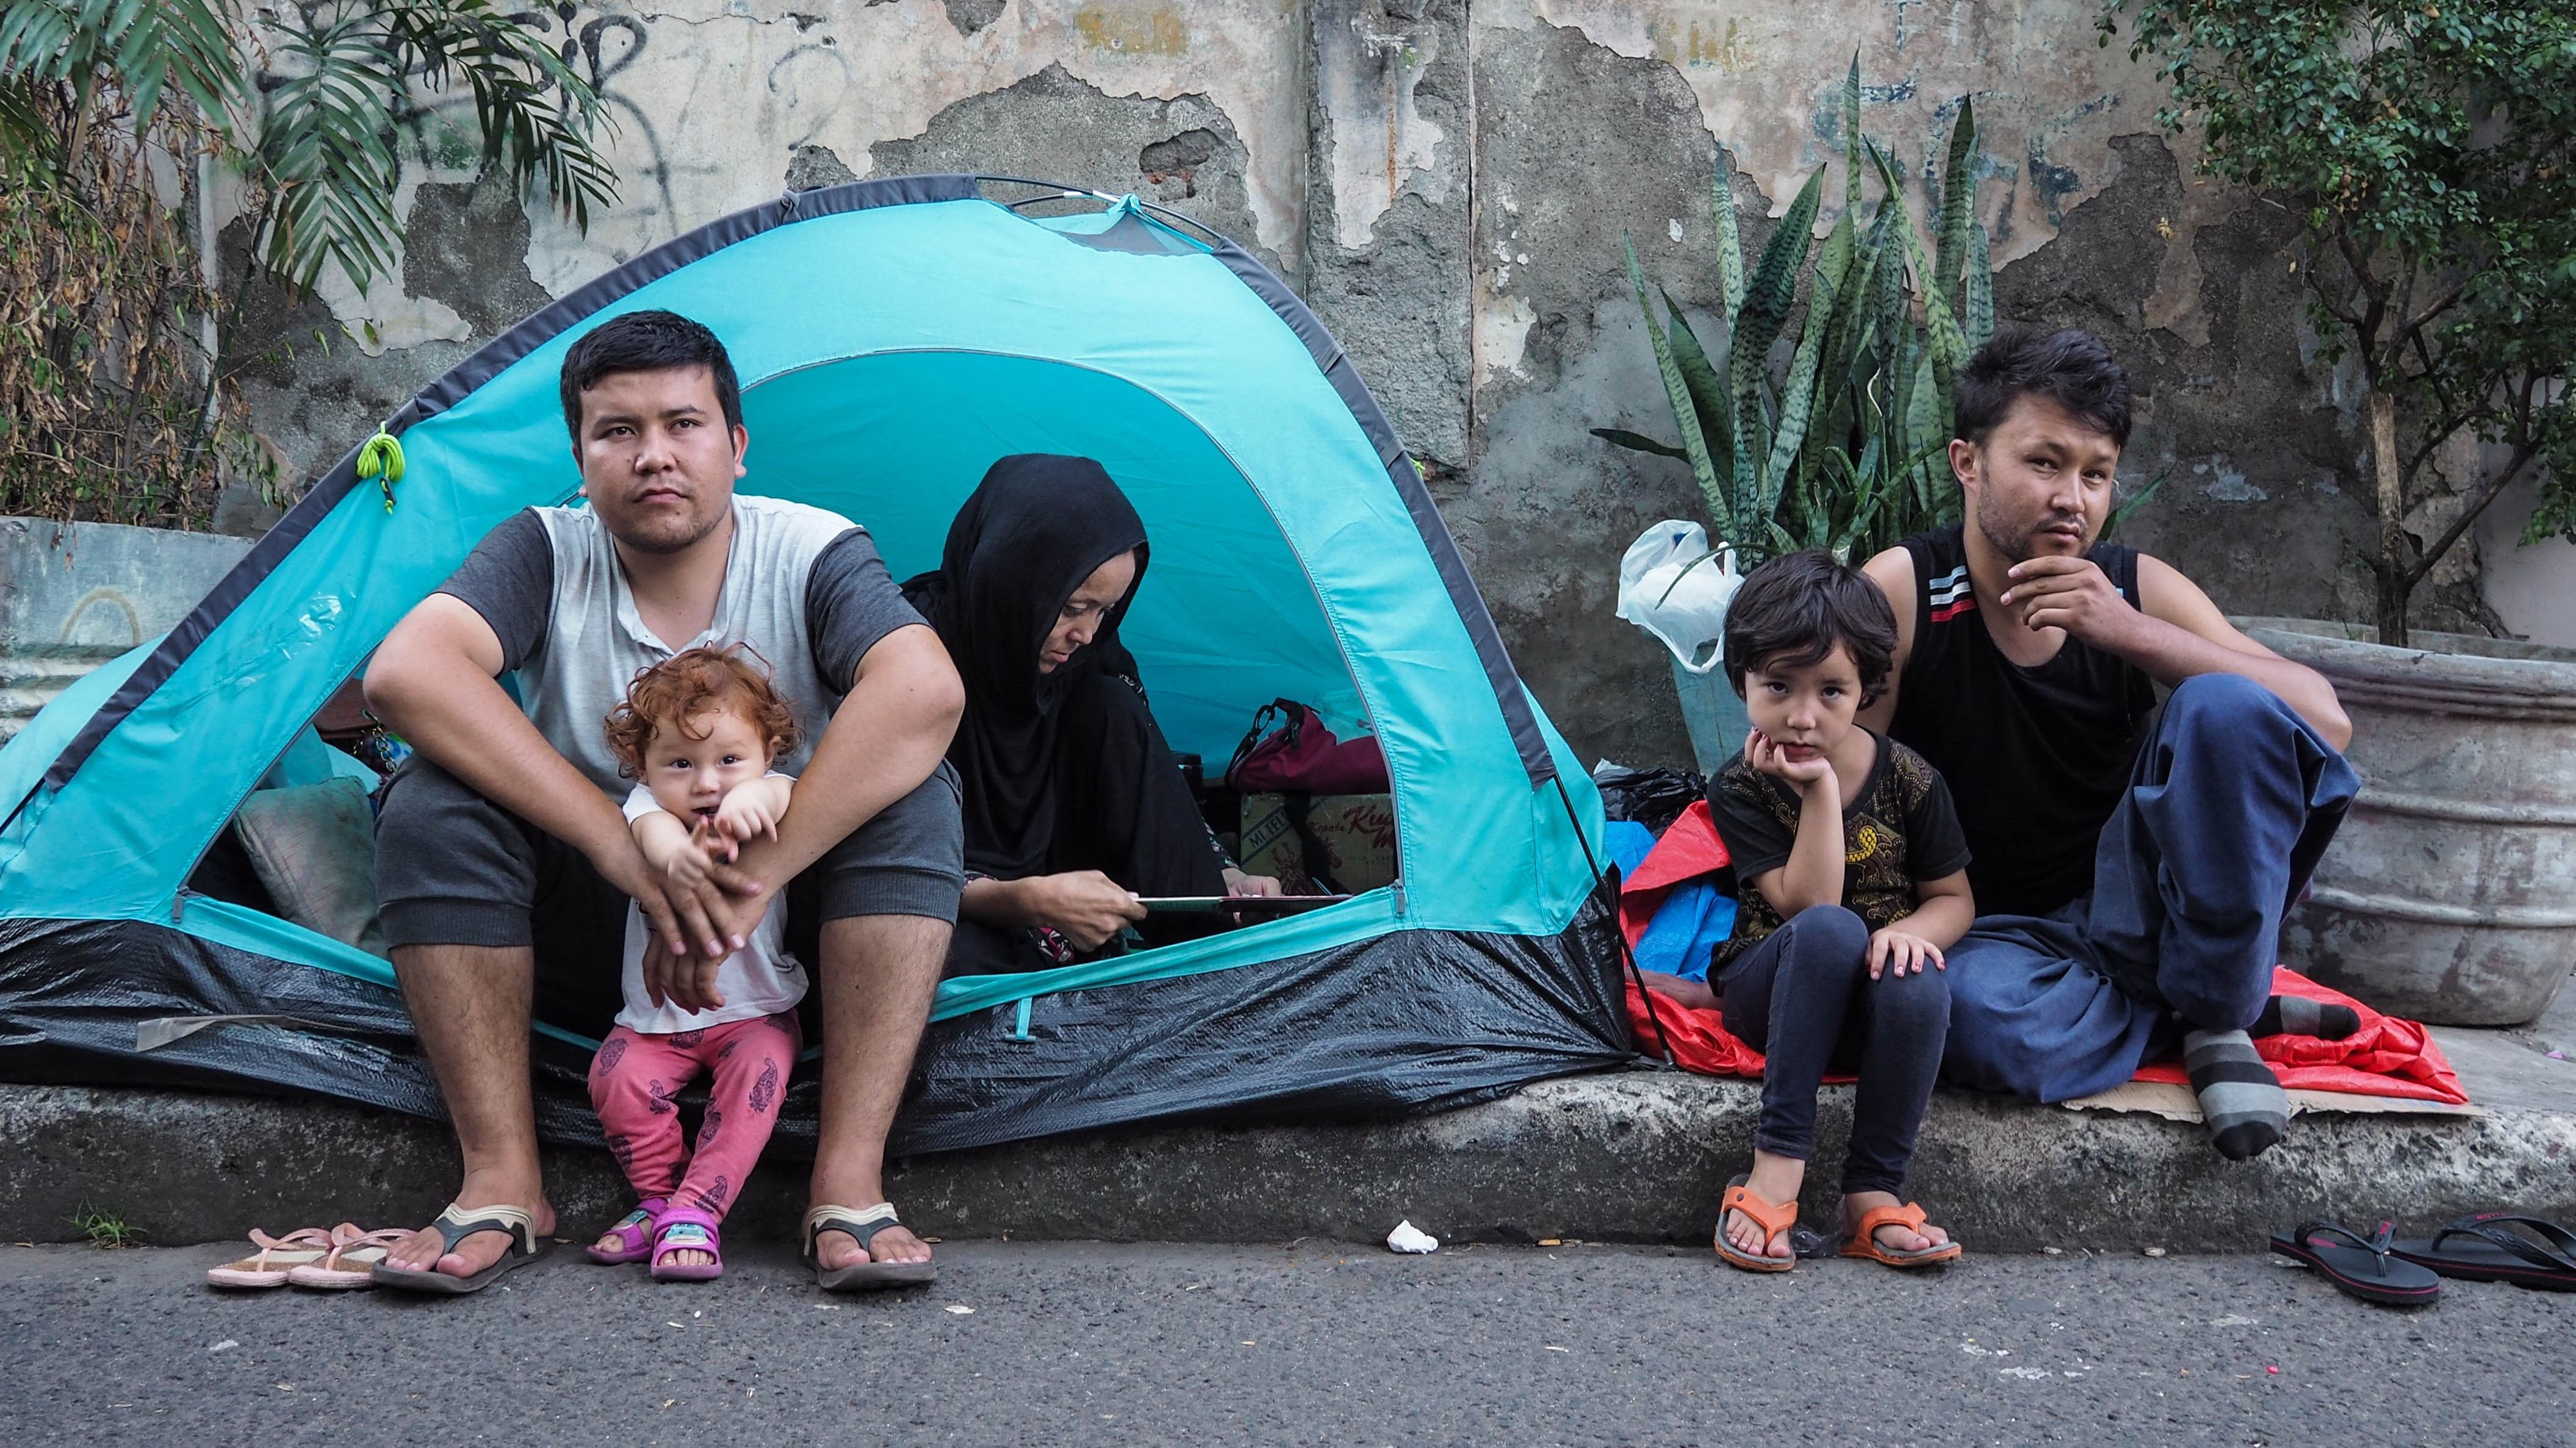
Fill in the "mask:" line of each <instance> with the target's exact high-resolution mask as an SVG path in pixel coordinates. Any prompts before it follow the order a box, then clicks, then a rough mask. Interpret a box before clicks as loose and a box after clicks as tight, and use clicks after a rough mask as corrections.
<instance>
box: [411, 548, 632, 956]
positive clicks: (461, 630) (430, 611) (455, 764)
mask: <svg viewBox="0 0 2576 1448" xmlns="http://www.w3.org/2000/svg"><path fill="white" fill-rule="evenodd" d="M502 662H503V659H502V653H501V639H500V636H499V635H498V634H495V633H494V632H492V625H490V624H489V623H486V622H485V621H484V619H483V615H481V614H479V613H476V612H475V611H474V608H473V606H472V605H470V604H468V603H466V602H465V601H464V600H463V599H460V598H457V597H454V596H453V595H450V594H444V593H433V594H431V595H430V596H429V597H427V598H425V599H423V600H421V602H420V604H419V605H418V606H417V607H415V608H413V609H412V611H411V612H410V613H408V614H406V615H404V617H403V621H402V622H401V623H398V624H396V625H394V629H393V632H392V633H390V634H387V635H386V636H385V641H384V643H383V645H382V646H381V647H379V648H378V649H377V650H376V656H375V658H374V659H373V660H372V661H371V662H370V663H369V664H368V665H367V678H366V692H367V708H368V709H369V710H371V711H373V713H374V714H375V716H376V717H377V718H379V719H381V720H383V721H384V722H385V724H386V726H387V727H389V728H391V729H392V730H393V731H394V732H395V733H396V734H399V735H401V736H402V737H403V738H404V739H405V740H407V741H409V742H410V744H411V746H412V748H414V749H416V750H419V751H420V753H421V754H422V756H423V757H425V758H426V759H428V760H429V762H430V763H432V764H435V765H437V766H438V767H439V768H441V769H444V770H446V771H447V772H448V773H450V774H452V775H455V776H456V777H457V779H459V780H461V781H462V782H463V783H464V784H465V785H466V787H467V788H469V789H471V790H473V791H474V792H475V793H476V794H479V795H481V796H483V797H484V798H485V799H488V800H490V801H492V802H493V803H494V804H497V805H499V806H501V807H502V808H503V809H506V810H508V811H510V812H511V813H512V814H515V815H517V816H518V817H519V818H521V819H523V820H526V821H527V822H528V823H530V824H532V825H535V826H536V827H537V828H539V829H541V830H544V831H545V832H546V833H548V834H550V835H553V836H554V837H555V838H557V839H559V840H562V841H563V842H564V843H566V844H568V845H571V846H572V847H573V848H574V849H577V850H579V851H581V852H582V853H583V854H584V855H586V856H588V857H589V858H590V861H591V863H592V864H593V865H595V866H596V867H598V870H599V873H600V874H601V875H602V876H604V877H605V878H606V879H607V880H608V881H609V883H611V884H613V885H615V886H616V887H617V888H619V889H620V890H623V891H625V892H626V893H627V894H628V895H631V896H633V897H634V899H635V902H636V903H637V904H638V905H640V906H642V907H643V909H644V913H645V914H646V916H648V917H649V918H650V919H651V920H652V921H653V925H654V928H655V929H656V930H658V931H660V932H661V933H662V934H663V936H664V938H666V939H667V938H670V937H671V934H672V931H673V926H674V921H673V919H672V915H671V907H670V905H669V903H668V902H667V901H666V900H665V899H664V897H663V894H662V891H661V889H660V887H659V886H658V885H656V884H655V883H654V882H653V879H652V871H651V870H650V868H649V867H648V866H647V865H646V864H645V861H644V855H643V852H642V851H641V850H639V849H637V848H636V845H635V837H634V835H633V833H632V832H631V831H629V830H628V829H627V827H626V817H625V815H624V813H623V812H622V811H620V810H619V809H618V808H617V806H616V804H614V803H613V802H611V801H610V799H609V798H608V796H606V795H604V794H602V793H600V792H599V791H598V789H596V788H594V787H593V786H592V784H591V782H590V780H589V778H588V777H587V776H585V775H584V774H583V773H582V772H581V771H580V770H578V769H576V768H574V767H573V764H572V761H571V760H568V759H566V758H564V757H563V756H562V755H561V754H559V753H557V752H555V747H554V746H553V745H551V744H548V743H547V742H546V739H545V736H544V735H542V734H539V733H538V732H537V726H536V725H534V724H532V723H530V722H528V716H527V715H525V714H523V713H521V712H519V706H518V705H517V704H515V703H513V702H511V699H510V696H509V695H508V694H507V693H506V692H504V691H503V690H502V688H501V684H500V678H499V676H500V673H501V665H502Z"/></svg>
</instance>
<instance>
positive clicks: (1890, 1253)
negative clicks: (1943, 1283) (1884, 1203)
mask: <svg viewBox="0 0 2576 1448" xmlns="http://www.w3.org/2000/svg"><path fill="white" fill-rule="evenodd" d="M1926 1215H1927V1214H1926V1213H1925V1212H1924V1210H1923V1208H1921V1207H1920V1206H1917V1205H1916V1204H1914V1203H1913V1202H1907V1203H1906V1204H1905V1205H1904V1206H1901V1207H1872V1208H1870V1209H1869V1210H1868V1211H1866V1212H1863V1213H1861V1214H1860V1225H1859V1226H1858V1227H1855V1228H1853V1229H1852V1234H1851V1235H1850V1236H1849V1237H1847V1238H1845V1239H1844V1240H1843V1255H1844V1256H1846V1257H1866V1258H1868V1259H1869V1260H1870V1261H1872V1262H1882V1263H1885V1264H1886V1265H1888V1266H1890V1267H1933V1266H1938V1265H1939V1264H1941V1263H1944V1262H1956V1261H1958V1260H1959V1257H1960V1254H1961V1253H1963V1252H1965V1251H1966V1250H1967V1249H1966V1248H1964V1247H1962V1246H1960V1245H1959V1244H1958V1243H1957V1242H1955V1241H1951V1242H1944V1243H1942V1244H1941V1245H1939V1246H1937V1247H1925V1248H1923V1249H1922V1250H1920V1251H1916V1252H1899V1251H1897V1250H1895V1249H1894V1248H1892V1247H1885V1246H1881V1245H1880V1244H1879V1240H1878V1229H1879V1228H1881V1227H1903V1228H1905V1229H1906V1230H1908V1231H1912V1232H1920V1231H1922V1230H1923V1223H1924V1220H1925V1217H1926Z"/></svg>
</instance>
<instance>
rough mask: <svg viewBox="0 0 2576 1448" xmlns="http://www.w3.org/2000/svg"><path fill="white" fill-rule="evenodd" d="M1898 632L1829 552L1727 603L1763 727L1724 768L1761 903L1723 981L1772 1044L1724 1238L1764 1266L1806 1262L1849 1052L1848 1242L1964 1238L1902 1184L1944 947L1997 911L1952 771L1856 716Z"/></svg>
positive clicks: (1734, 674) (1723, 955) (1762, 575)
mask: <svg viewBox="0 0 2576 1448" xmlns="http://www.w3.org/2000/svg"><path fill="white" fill-rule="evenodd" d="M1895 651H1896V620H1895V617H1894V615H1893V614H1892V613H1891V612H1890V611H1889V608H1888V604H1887V598H1886V596H1885V595H1884V594H1882V593H1880V592H1879V590H1878V586H1877V585H1876V584H1874V583H1872V582H1870V581H1869V579H1868V578H1867V577H1866V576H1865V575H1863V574H1862V573H1861V572H1860V570H1858V569H1856V568H1852V567H1849V566H1846V565H1844V564H1842V563H1838V562H1836V561H1835V560H1834V559H1833V558H1832V556H1830V555H1829V554H1826V553H1823V552H1820V551H1811V552H1805V553H1792V554H1789V555H1787V556H1785V557H1781V558H1775V559H1773V560H1772V561H1770V562H1769V563H1766V564H1764V565H1762V566H1761V567H1760V568H1757V569H1755V570H1754V571H1753V574H1752V576H1751V577H1749V578H1747V579H1745V581H1744V585H1743V587H1742V588H1740V589H1739V590H1738V591H1737V592H1736V595H1735V599H1734V601H1733V602H1732V603H1730V604H1729V605H1728V607H1727V614H1726V672H1727V677H1728V679H1729V681H1731V682H1732V683H1733V684H1734V685H1735V691H1736V692H1737V693H1738V694H1740V695H1742V696H1743V697H1744V702H1745V711H1746V713H1747V714H1749V715H1750V716H1751V718H1752V721H1753V729H1752V732H1751V733H1750V734H1749V735H1748V736H1747V737H1746V739H1745V742H1744V751H1743V753H1741V754H1739V755H1737V756H1736V757H1735V758H1734V759H1732V760H1730V761H1728V763H1727V764H1726V766H1725V767H1724V768H1723V769H1721V770H1719V771H1718V773H1717V777H1716V778H1714V779H1712V780H1711V781H1709V787H1708V807H1709V814H1710V816H1711V817H1712V818H1713V819H1714V821H1715V823H1716V825H1717V833H1718V837H1719V838H1720V839H1722V840H1724V841H1725V842H1726V851H1727V854H1728V856H1729V857H1730V859H1731V860H1732V861H1733V864H1734V868H1735V879H1736V891H1737V894H1738V896H1739V898H1740V905H1739V908H1738V910H1737V912H1736V917H1735V931H1734V933H1733V934H1732V935H1731V936H1729V937H1728V939H1727V941H1726V943H1725V944H1723V945H1721V946H1719V947H1718V948H1717V951H1716V953H1715V955H1714V957H1713V959H1712V961H1711V963H1710V966H1709V973H1708V978H1709V984H1710V986H1711V988H1712V989H1713V990H1714V991H1715V992H1716V995H1717V997H1718V1001H1719V1005H1720V1008H1721V1009H1722V1010H1723V1012H1724V1019H1725V1022H1726V1028H1727V1030H1729V1031H1730V1032H1733V1033H1734V1034H1735V1035H1736V1036H1738V1037H1741V1038H1742V1039H1743V1040H1744V1041H1745V1043H1746V1044H1748V1045H1750V1046H1752V1047H1754V1048H1755V1049H1756V1050H1759V1051H1761V1052H1762V1053H1763V1054H1764V1058H1765V1059H1764V1063H1763V1072H1762V1115H1761V1119H1760V1124H1759V1125H1758V1126H1757V1127H1756V1128H1755V1131H1754V1135H1753V1169H1752V1170H1751V1171H1750V1172H1748V1173H1747V1174H1745V1175H1743V1176H1739V1177H1737V1178H1736V1179H1735V1181H1734V1183H1733V1184H1732V1185H1730V1186H1729V1187H1728V1188H1727V1189H1726V1195H1725V1198H1724V1200H1723V1204H1722V1206H1721V1207H1720V1212H1721V1216H1720V1219H1719V1222H1718V1230H1717V1241H1716V1246H1717V1254H1718V1255H1719V1256H1720V1257H1722V1258H1724V1259H1725V1260H1726V1261H1727V1262H1729V1263H1731V1264H1733V1265H1734V1266H1737V1267H1741V1268H1743V1269H1745V1270H1747V1271H1753V1272H1785V1271H1787V1270H1788V1269H1789V1268H1790V1267H1791V1266H1792V1265H1793V1264H1794V1263H1795V1261H1796V1258H1795V1256H1794V1254H1793V1251H1792V1248H1791V1246H1790V1242H1789V1229H1790V1228H1791V1227H1793V1226H1795V1225H1796V1224H1797V1220H1798V1190H1799V1187H1800V1186H1801V1184H1802V1183H1803V1182H1804V1181H1805V1179H1806V1171H1807V1160H1808V1158H1809V1156H1810V1155H1811V1154H1812V1153H1813V1150H1814V1145H1815V1126H1816V1089H1817V1087H1818V1086H1819V1085H1820V1084H1821V1083H1822V1082H1823V1080H1824V1076H1825V1073H1826V1072H1828V1071H1839V1072H1854V1073H1857V1074H1858V1076H1859V1077H1860V1084H1859V1086H1858V1088H1857V1090H1856V1092H1855V1094H1854V1097H1853V1101H1852V1129H1851V1148H1850V1152H1849V1154H1848V1156H1847V1158H1846V1159H1845V1161H1844V1164H1843V1183H1842V1185H1843V1212H1842V1216H1843V1224H1842V1225H1843V1230H1844V1235H1845V1242H1844V1246H1843V1249H1842V1250H1843V1254H1844V1255H1845V1256H1851V1257H1868V1258H1871V1259H1873V1260H1875V1261H1879V1262H1884V1263H1886V1264H1888V1265H1889V1266H1892V1267H1920V1266H1925V1265H1928V1264H1931V1263H1936V1262H1947V1261H1950V1260H1952V1259H1954V1258H1956V1257H1957V1256H1958V1255H1959V1252H1960V1248H1959V1244H1958V1243H1956V1242H1953V1241H1951V1240H1950V1238H1949V1234H1948V1233H1946V1232H1944V1231H1942V1230H1941V1229H1940V1228H1938V1227H1934V1226H1930V1225H1927V1224H1926V1222H1925V1220H1924V1212H1923V1209H1922V1208H1921V1207H1919V1206H1916V1205H1914V1204H1912V1203H1906V1202H1901V1198H1900V1196H1899V1192H1900V1189H1901V1188H1902V1187H1903V1186H1904V1185H1905V1171H1906V1167H1907V1164H1908V1163H1909V1162H1910V1161H1911V1160H1912V1158H1913V1155H1914V1138H1915V1133H1916V1131H1917V1130H1918V1129H1919V1128H1920V1127H1921V1126H1922V1123H1923V1112H1924V1108H1925V1107H1926V1106H1927V1105H1929V1104H1930V1102H1931V1099H1932V1083H1933V1079H1934V1077H1935V1076H1937V1075H1938V1074H1939V1072H1940V1067H1941V1049H1942V1044H1943V1041H1944V1040H1945V1039H1946V1037H1947V1036H1948V1034H1949V1026H1950V997H1949V991H1948V988H1947V985H1946V982H1945V981H1944V979H1943V977H1942V975H1941V974H1940V972H1941V970H1942V969H1943V967H1944V962H1943V959H1942V954H1941V953H1942V952H1943V951H1944V950H1946V949H1948V948H1949V947H1950V946H1951V945H1953V944H1955V943H1956V942H1957V941H1958V939H1959V937H1960V936H1961V935H1964V934H1966V933H1967V929H1968V925H1969V922H1970V921H1971V920H1972V919H1973V918H1974V917H1975V915H1976V908H1975V905H1974V904H1973V903H1972V902H1971V900H1970V898H1969V893H1968V876H1967V865H1968V849H1967V844H1966V842H1965V841H1964V840H1963V839H1962V838H1961V836H1960V834H1959V824H1958V820H1957V817H1956V816H1955V815H1954V814H1953V813H1952V812H1951V807H1950V794H1949V790H1948V789H1947V788H1946V787H1945V786H1944V785H1943V784H1942V782H1941V776H1940V775H1939V774H1938V773H1936V772H1934V770H1933V769H1932V766H1930V765H1928V764H1926V763H1924V762H1923V758H1922V756H1920V755H1918V754H1916V753H1915V752H1914V751H1913V750H1911V749H1908V748H1906V747H1905V746H1904V745H1902V744H1898V743H1897V742H1895V741H1894V740H1892V739H1888V738H1886V737H1885V736H1883V735H1880V734H1877V733H1874V732H1872V731H1870V730H1868V729H1865V728H1862V727H1860V726H1859V725H1857V724H1856V723H1855V722H1854V717H1853V716H1854V715H1856V714H1858V713H1859V712H1860V710H1861V709H1862V708H1864V707H1866V706H1867V705H1868V703H1869V702H1870V701H1871V700H1872V699H1874V698H1875V697H1877V695H1878V693H1879V691H1880V690H1882V689H1884V688H1885V687H1886V686H1887V674H1888V665H1889V659H1890V657H1891V656H1892V655H1893V654H1894V653H1895Z"/></svg>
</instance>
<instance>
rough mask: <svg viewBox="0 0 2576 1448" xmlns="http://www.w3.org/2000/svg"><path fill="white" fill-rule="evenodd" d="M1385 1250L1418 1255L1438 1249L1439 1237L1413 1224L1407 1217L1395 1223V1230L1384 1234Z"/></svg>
mask: <svg viewBox="0 0 2576 1448" xmlns="http://www.w3.org/2000/svg"><path fill="white" fill-rule="evenodd" d="M1386 1250H1388V1251H1390V1252H1404V1253H1408V1254H1411V1255H1414V1256H1419V1255H1421V1254H1423V1253H1426V1252H1437V1251H1439V1250H1440V1239H1439V1238H1437V1237H1435V1236H1432V1235H1431V1234H1430V1233H1429V1232H1426V1231H1424V1230H1422V1229H1421V1228H1420V1227H1417V1226H1415V1225H1413V1223H1412V1221H1411V1220H1410V1219H1408V1220H1405V1221H1401V1222H1398V1223H1396V1224H1395V1230H1394V1231H1392V1232H1389V1233H1387V1234H1386Z"/></svg>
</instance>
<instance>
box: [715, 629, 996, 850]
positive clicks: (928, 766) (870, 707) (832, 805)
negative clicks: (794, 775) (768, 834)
mask: <svg viewBox="0 0 2576 1448" xmlns="http://www.w3.org/2000/svg"><path fill="white" fill-rule="evenodd" d="M965 712H966V686H965V684H964V683H962V682H961V681H960V680H959V679H958V677H957V666H956V665H954V664H952V663H950V662H949V661H948V650H947V648H946V647H945V646H944V645H942V644H941V643H940V642H939V635H938V634H936V633H933V632H932V631H931V630H930V629H929V627H928V626H926V625H923V624H909V625H906V626H905V627H903V628H899V629H896V630H895V631H894V632H892V633H890V634H887V635H886V636H885V637H884V638H881V639H879V640H877V641H876V643H875V645H874V646H873V647H871V648H870V649H869V650H868V651H867V654H866V656H865V657H863V658H861V659H860V660H859V672H858V677H857V679H856V680H855V681H854V682H852V684H851V685H850V692H849V694H848V696H847V697H845V698H843V699H842V700H841V707H840V708H838V709H836V710H834V711H833V713H832V722H831V723H830V724H828V725H826V726H825V727H824V730H823V737H822V738H821V739H819V740H816V741H815V743H814V757H813V760H812V762H810V763H808V764H807V765H806V766H805V772H804V774H803V775H802V776H801V777H799V779H798V780H797V782H796V789H795V793H794V795H793V797H792V798H791V800H790V802H789V804H788V806H787V817H786V818H785V819H783V820H781V821H779V824H778V838H777V840H776V841H774V842H772V841H769V840H756V841H754V842H752V843H751V844H749V845H746V846H745V847H744V848H743V866H744V868H745V869H746V870H747V871H749V872H750V873H752V874H753V875H756V876H758V877H759V878H761V879H763V880H769V879H770V877H772V876H776V877H777V879H776V880H775V882H774V883H778V884H784V883H785V882H786V881H787V879H789V878H791V877H793V876H794V875H795V874H796V872H797V871H800V870H802V869H804V868H805V867H806V866H807V865H810V864H812V863H814V862H815V861H816V860H819V859H821V858H823V855H824V852H826V851H828V850H830V849H831V848H832V847H833V846H834V845H836V844H839V843H840V842H841V841H842V840H844V839H846V838H848V837H849V835H850V832H851V831H853V830H856V829H857V828H858V827H859V826H861V825H863V824H866V823H867V822H868V821H869V820H872V819H874V818H876V816H877V812H878V811H879V810H882V809H884V808H885V807H886V806H887V805H890V804H892V803H894V802H895V801H896V800H899V799H901V798H903V797H904V796H905V795H908V794H910V793H912V792H913V791H914V790H915V789H918V788H919V787H920V786H921V782H922V781H923V780H925V779H928V778H930V774H931V771H932V770H935V769H937V768H938V767H939V761H940V760H942V759H944V758H946V757H947V755H948V742H949V740H950V739H952V738H953V737H955V735H956V733H957V721H958V719H959V718H960V717H962V716H963V715H964V714H965Z"/></svg>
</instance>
